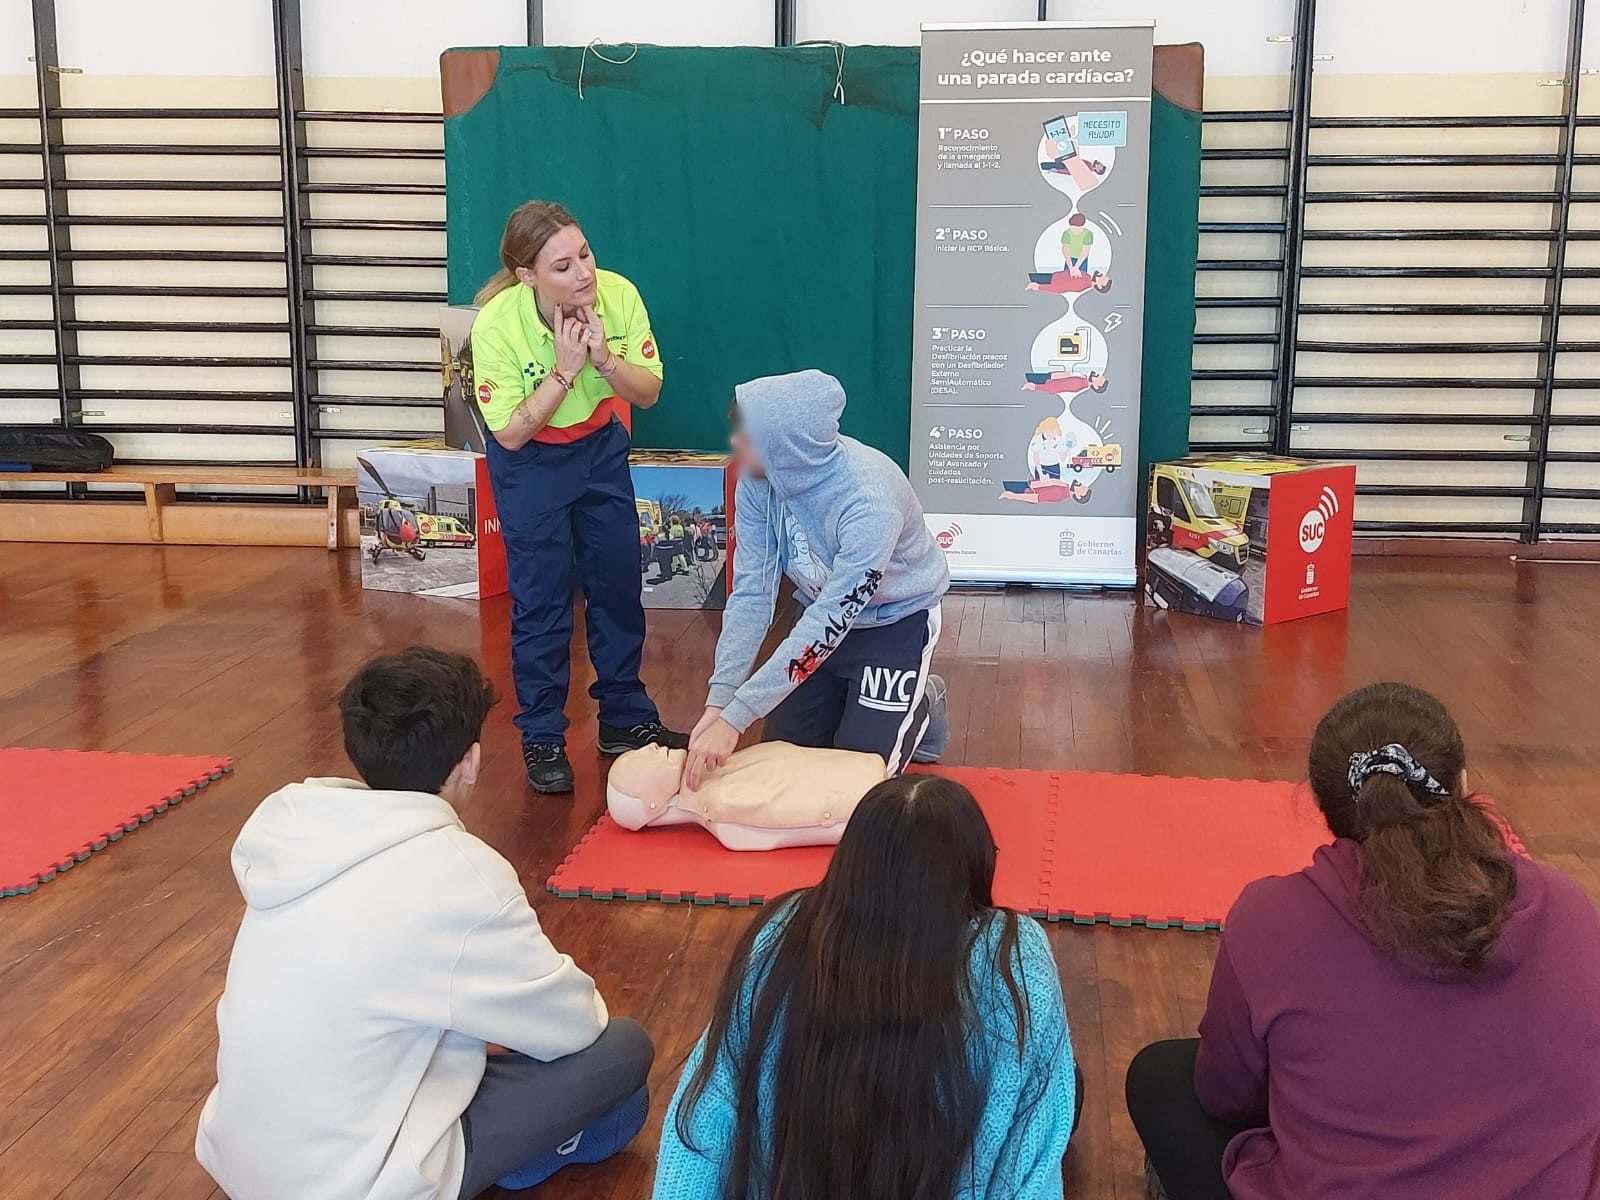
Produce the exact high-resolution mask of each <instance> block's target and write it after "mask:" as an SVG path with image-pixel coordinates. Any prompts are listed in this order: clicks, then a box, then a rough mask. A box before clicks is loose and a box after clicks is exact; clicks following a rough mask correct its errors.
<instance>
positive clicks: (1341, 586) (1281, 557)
mask: <svg viewBox="0 0 1600 1200" xmlns="http://www.w3.org/2000/svg"><path fill="white" fill-rule="evenodd" d="M1355 489H1356V469H1355V468H1354V467H1353V466H1341V465H1339V464H1336V463H1325V462H1316V461H1313V460H1310V459H1295V458H1274V457H1271V456H1268V455H1236V456H1234V457H1231V458H1222V457H1214V456H1208V455H1191V456H1190V457H1188V458H1181V459H1176V460H1174V461H1172V462H1162V463H1155V464H1154V465H1152V466H1151V468H1150V506H1149V511H1148V513H1147V516H1146V539H1145V581H1144V591H1145V598H1146V599H1147V600H1148V601H1149V602H1150V603H1151V604H1153V605H1155V606H1156V607H1157V608H1163V609H1169V610H1172V611H1175V612H1185V613H1196V614H1198V615H1200V616H1206V617H1217V618H1220V619H1222V620H1225V621H1236V622H1241V623H1244V624H1249V625H1273V624H1276V623H1277V622H1279V621H1290V620H1293V619H1295V618H1296V617H1309V616H1313V615H1315V614H1317V613H1325V612H1333V611H1335V610H1337V609H1342V608H1346V607H1348V605H1349V603H1350V547H1351V541H1352V533H1353V529H1354V508H1355Z"/></svg>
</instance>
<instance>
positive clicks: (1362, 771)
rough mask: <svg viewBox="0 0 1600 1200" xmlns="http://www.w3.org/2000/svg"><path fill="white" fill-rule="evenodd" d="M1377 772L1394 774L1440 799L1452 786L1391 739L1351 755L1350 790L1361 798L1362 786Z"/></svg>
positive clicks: (1409, 784) (1410, 785)
mask: <svg viewBox="0 0 1600 1200" xmlns="http://www.w3.org/2000/svg"><path fill="white" fill-rule="evenodd" d="M1374 775H1394V776H1396V777H1398V778H1399V779H1402V780H1404V781H1405V783H1406V784H1407V785H1408V786H1409V787H1412V788H1421V789H1422V790H1423V791H1424V792H1426V793H1427V794H1428V795H1430V796H1434V797H1437V798H1439V799H1444V798H1446V797H1448V796H1449V795H1450V789H1449V788H1447V787H1445V786H1444V784H1442V783H1440V782H1439V781H1438V780H1437V779H1435V778H1434V777H1433V776H1432V775H1430V774H1428V768H1427V767H1425V766H1423V765H1422V764H1421V763H1419V762H1418V761H1417V760H1416V758H1415V757H1414V756H1413V755H1412V753H1411V751H1409V750H1407V749H1406V748H1405V747H1404V746H1402V745H1401V744H1400V743H1399V742H1390V743H1389V744H1388V745H1387V746H1379V747H1378V748H1377V749H1376V750H1357V751H1356V752H1355V753H1354V754H1352V755H1351V756H1350V774H1349V779H1350V791H1351V793H1352V794H1353V795H1355V796H1356V797H1357V798H1358V799H1359V798H1360V796H1361V785H1362V784H1364V783H1366V782H1367V780H1369V779H1371V778H1372V777H1373V776H1374Z"/></svg>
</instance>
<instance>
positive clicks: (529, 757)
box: [522, 742, 572, 795]
mask: <svg viewBox="0 0 1600 1200" xmlns="http://www.w3.org/2000/svg"><path fill="white" fill-rule="evenodd" d="M522 764H523V766H525V767H527V768H528V786H529V787H531V788H532V789H533V790H534V791H536V792H544V793H545V794H546V795H560V794H561V793H563V792H570V791H571V790H572V764H571V763H570V762H568V761H567V748H566V747H565V746H563V745H562V744H561V743H560V742H524V743H523V744H522Z"/></svg>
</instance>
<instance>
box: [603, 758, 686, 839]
mask: <svg viewBox="0 0 1600 1200" xmlns="http://www.w3.org/2000/svg"><path fill="white" fill-rule="evenodd" d="M688 757H689V755H688V752H687V751H685V750H668V749H667V748H666V747H665V746H654V745H651V746H641V747H640V748H639V749H637V750H629V751H628V752H627V753H626V754H624V755H622V756H621V757H619V758H618V759H617V761H616V762H614V763H612V764H611V774H610V776H609V778H608V779H607V782H606V788H607V791H608V792H620V793H621V794H622V795H624V796H627V797H629V798H630V799H632V800H636V801H638V802H639V804H638V807H639V809H641V810H642V811H639V812H636V813H634V814H632V815H631V816H630V817H628V818H626V819H625V818H624V817H623V814H621V813H620V812H619V810H617V809H616V808H615V807H614V806H613V808H612V814H611V815H612V816H613V817H616V818H618V823H619V824H622V825H624V826H625V827H627V828H629V829H642V828H643V827H644V826H645V825H648V824H649V823H650V821H651V819H652V818H653V816H654V815H655V814H657V813H660V812H664V811H665V810H666V809H667V808H669V807H670V806H671V804H672V798H673V797H674V796H676V795H677V794H678V790H679V789H680V788H681V787H682V786H683V764H684V762H685V761H686V760H687V759H688ZM634 820H638V822H639V823H638V824H634V823H633V822H634Z"/></svg>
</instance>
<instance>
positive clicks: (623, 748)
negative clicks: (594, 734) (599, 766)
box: [600, 721, 689, 754]
mask: <svg viewBox="0 0 1600 1200" xmlns="http://www.w3.org/2000/svg"><path fill="white" fill-rule="evenodd" d="M688 744H689V735H688V734H686V733H674V732H673V731H672V730H670V729H668V728H667V727H666V726H665V725H663V724H662V723H661V722H660V721H646V722H644V724H642V725H633V726H624V725H607V724H606V723H605V722H604V721H601V722H600V753H601V754H626V753H627V752H628V751H629V750H637V749H639V748H640V747H641V746H665V747H666V748H667V749H668V750H682V749H684V748H685V747H687V746H688Z"/></svg>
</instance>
